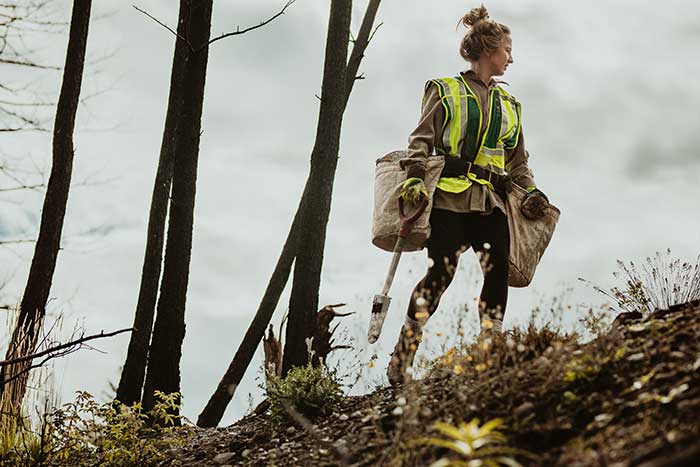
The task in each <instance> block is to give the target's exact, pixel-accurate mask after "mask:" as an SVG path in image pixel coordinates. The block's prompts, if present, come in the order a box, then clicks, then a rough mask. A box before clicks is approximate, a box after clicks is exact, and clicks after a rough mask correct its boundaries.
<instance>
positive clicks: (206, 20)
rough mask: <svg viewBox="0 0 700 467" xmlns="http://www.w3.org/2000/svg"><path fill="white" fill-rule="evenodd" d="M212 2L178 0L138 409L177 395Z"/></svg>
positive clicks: (205, 0) (183, 334) (183, 336)
mask: <svg viewBox="0 0 700 467" xmlns="http://www.w3.org/2000/svg"><path fill="white" fill-rule="evenodd" d="M211 13H212V0H201V1H199V2H192V1H191V0H181V2H180V18H181V21H182V20H183V19H184V21H185V22H188V23H189V24H187V25H186V26H183V27H185V29H186V31H187V33H186V34H185V35H183V37H185V38H186V39H187V41H188V44H190V46H191V47H190V49H189V50H188V53H187V58H186V64H185V67H184V70H183V76H182V86H183V89H184V93H183V101H182V108H181V111H180V122H179V123H178V124H177V125H176V128H177V131H176V134H175V141H174V146H175V153H174V157H175V159H174V170H173V182H172V183H173V185H172V202H171V205H170V216H169V221H168V240H167V244H166V247H165V264H164V267H163V279H162V283H161V288H160V297H159V298H158V314H157V316H156V321H155V325H154V328H153V339H152V341H151V348H150V352H149V355H148V369H147V373H146V381H145V385H144V394H143V407H144V409H145V410H147V411H148V410H150V409H151V408H153V405H154V403H155V399H154V391H156V390H160V391H162V392H164V393H166V394H169V393H173V392H179V391H180V357H181V355H182V341H183V340H184V338H185V303H186V298H187V285H188V281H189V269H190V257H191V253H192V227H193V222H194V202H195V192H196V183H197V160H198V156H199V140H200V131H201V125H202V106H203V103H204V87H205V83H206V73H207V61H208V57H209V47H208V45H207V44H208V42H209V37H210V33H211Z"/></svg>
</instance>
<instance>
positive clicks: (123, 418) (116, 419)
mask: <svg viewBox="0 0 700 467" xmlns="http://www.w3.org/2000/svg"><path fill="white" fill-rule="evenodd" d="M156 398H157V400H158V401H157V403H156V405H155V407H154V409H153V411H152V412H150V413H144V412H142V410H141V406H140V404H134V405H133V406H130V407H129V406H125V405H122V404H120V403H119V402H113V403H104V404H99V403H97V402H96V401H95V400H94V399H93V397H92V395H91V394H89V393H87V392H78V395H77V397H76V399H75V401H74V402H70V403H68V404H65V405H64V406H63V407H61V408H59V409H56V410H54V411H53V412H51V413H49V414H47V415H45V416H44V417H43V419H42V423H41V424H40V427H39V429H38V432H36V430H31V429H30V428H27V427H21V426H20V427H17V429H16V431H14V439H15V440H30V442H22V443H20V442H17V441H14V442H11V441H10V440H11V439H12V438H11V436H10V433H7V432H6V433H5V434H4V438H3V439H4V441H3V443H4V444H6V445H7V446H6V447H7V449H5V448H3V452H2V454H1V455H0V466H2V467H4V466H27V467H28V466H47V467H79V466H88V465H90V466H92V465H99V466H103V467H137V466H138V467H152V466H153V467H155V466H156V465H159V464H160V463H161V462H162V461H163V460H164V458H165V457H164V455H163V451H165V450H167V449H169V448H171V447H174V446H176V445H177V444H178V443H179V442H178V438H177V437H176V436H175V428H174V426H172V425H174V424H175V422H176V421H177V420H178V419H179V417H178V416H174V415H172V411H173V410H174V409H177V408H178V407H177V405H176V401H177V400H179V394H177V393H175V394H170V395H165V394H163V393H160V392H157V393H156ZM149 419H158V420H161V421H163V422H164V424H166V425H171V426H168V427H165V428H159V427H157V426H152V425H151V424H149V423H148V420H149ZM10 443H12V445H11V446H10Z"/></svg>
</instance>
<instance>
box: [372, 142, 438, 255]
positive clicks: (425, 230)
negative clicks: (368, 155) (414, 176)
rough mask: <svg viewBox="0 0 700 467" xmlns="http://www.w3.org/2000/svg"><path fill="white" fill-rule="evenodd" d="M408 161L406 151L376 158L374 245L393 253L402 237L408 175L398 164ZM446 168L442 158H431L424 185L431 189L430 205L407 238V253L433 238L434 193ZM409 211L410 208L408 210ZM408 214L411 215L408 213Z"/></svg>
mask: <svg viewBox="0 0 700 467" xmlns="http://www.w3.org/2000/svg"><path fill="white" fill-rule="evenodd" d="M404 158H406V151H393V152H390V153H389V154H387V155H386V156H384V157H382V158H380V159H377V163H376V166H375V171H374V212H373V216H372V243H373V244H374V245H376V246H378V247H379V248H381V249H382V250H386V251H394V245H395V244H396V239H397V237H398V235H399V228H400V227H401V222H400V220H399V193H400V192H401V186H402V185H403V183H404V182H405V181H406V172H405V171H404V170H403V169H402V168H401V166H400V165H399V161H400V160H401V159H404ZM444 165H445V159H444V157H443V156H430V157H428V161H427V167H426V173H425V180H424V181H425V186H426V188H427V189H428V194H429V195H430V196H429V202H428V207H427V208H425V212H424V213H423V214H422V215H421V216H420V217H419V218H418V220H416V222H415V224H413V230H412V231H411V233H410V234H409V236H408V237H407V238H406V244H405V246H404V251H418V250H421V249H423V247H424V245H425V241H426V240H427V239H428V237H429V236H430V223H429V219H430V212H431V210H432V207H433V193H434V192H435V186H436V185H437V182H438V179H439V178H440V174H441V173H442V168H443V167H444ZM407 209H408V207H407ZM406 214H409V213H408V212H407V213H406Z"/></svg>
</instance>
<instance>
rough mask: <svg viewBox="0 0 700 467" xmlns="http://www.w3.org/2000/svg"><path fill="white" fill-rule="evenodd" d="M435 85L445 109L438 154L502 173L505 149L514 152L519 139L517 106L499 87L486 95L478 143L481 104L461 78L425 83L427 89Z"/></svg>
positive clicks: (503, 170)
mask: <svg viewBox="0 0 700 467" xmlns="http://www.w3.org/2000/svg"><path fill="white" fill-rule="evenodd" d="M431 85H436V86H437V89H438V92H439V95H440V100H441V102H442V105H443V107H444V108H445V120H444V122H443V125H442V138H441V139H440V140H441V144H439V145H437V146H436V151H437V153H438V154H442V155H450V156H454V157H461V154H462V149H463V147H462V146H463V145H464V144H466V145H467V147H466V148H464V149H465V154H466V155H467V157H468V158H473V159H472V162H474V163H475V164H476V165H480V166H482V167H485V168H487V169H489V170H490V171H492V172H495V173H498V174H504V173H505V149H513V148H515V145H516V144H517V142H518V138H519V136H520V127H521V125H520V120H521V115H520V103H519V102H518V101H517V100H515V98H514V97H512V96H511V95H510V94H508V93H507V92H506V91H505V90H503V88H501V87H500V86H494V87H493V88H492V89H491V91H490V93H489V121H488V125H487V127H486V130H485V131H484V135H483V137H482V139H481V141H479V131H480V130H481V126H482V115H483V113H482V111H481V104H480V103H479V100H478V99H477V97H476V94H475V93H474V92H473V91H472V89H471V88H470V87H469V85H468V84H467V82H466V81H465V80H464V78H463V77H461V76H460V77H458V78H440V79H433V80H430V81H428V83H427V84H426V89H427V88H428V87H429V86H431Z"/></svg>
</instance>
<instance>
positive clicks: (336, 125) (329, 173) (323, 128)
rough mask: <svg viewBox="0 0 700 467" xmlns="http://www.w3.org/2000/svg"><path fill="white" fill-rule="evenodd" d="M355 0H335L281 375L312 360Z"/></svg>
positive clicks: (302, 211)
mask: <svg viewBox="0 0 700 467" xmlns="http://www.w3.org/2000/svg"><path fill="white" fill-rule="evenodd" d="M351 15H352V0H332V1H331V14H330V20H329V24H328V40H327V42H326V62H325V66H324V70H323V86H322V91H321V92H322V94H321V110H320V112H319V118H318V127H317V130H316V142H315V144H314V148H313V151H312V152H311V169H310V174H309V190H308V191H307V193H306V194H307V196H305V197H304V198H303V199H302V202H301V219H300V224H301V225H300V227H301V228H300V230H299V239H298V244H299V246H300V248H298V249H297V254H296V260H295V262H294V280H293V282H292V294H291V297H290V300H289V321H288V322H287V333H286V342H285V346H284V357H283V360H282V374H283V375H286V374H287V372H288V371H289V369H290V368H292V367H294V366H302V365H305V364H306V363H307V361H308V351H307V345H306V339H309V338H312V337H313V336H314V335H315V334H316V310H318V291H319V287H320V280H321V265H322V264H323V250H324V245H325V241H326V227H327V224H328V217H329V214H330V209H331V197H332V194H333V179H334V177H335V169H336V167H337V165H338V151H339V147H340V129H341V126H342V121H343V111H344V110H345V101H346V99H345V98H346V95H347V94H346V73H347V58H348V55H347V51H348V40H349V36H350V18H351Z"/></svg>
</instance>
